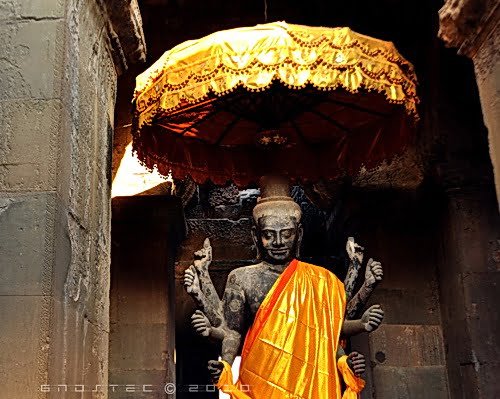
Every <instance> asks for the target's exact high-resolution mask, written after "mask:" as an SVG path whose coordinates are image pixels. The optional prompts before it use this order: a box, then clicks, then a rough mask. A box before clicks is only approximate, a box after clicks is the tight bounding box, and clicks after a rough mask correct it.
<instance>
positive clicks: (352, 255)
mask: <svg viewBox="0 0 500 399" xmlns="http://www.w3.org/2000/svg"><path fill="white" fill-rule="evenodd" d="M363 250H364V248H363V247H362V246H360V245H358V244H356V242H354V238H353V237H349V238H348V239H347V243H346V252H347V256H348V257H349V268H348V269H347V275H346V277H345V280H344V288H345V293H346V298H347V301H349V300H350V299H351V298H352V294H353V291H354V286H355V285H356V280H357V278H358V274H359V270H360V269H361V263H362V262H363Z"/></svg>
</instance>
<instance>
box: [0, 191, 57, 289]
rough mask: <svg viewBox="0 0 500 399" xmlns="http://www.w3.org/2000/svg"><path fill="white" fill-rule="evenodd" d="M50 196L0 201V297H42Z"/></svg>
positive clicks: (48, 248)
mask: <svg viewBox="0 0 500 399" xmlns="http://www.w3.org/2000/svg"><path fill="white" fill-rule="evenodd" d="M53 201H54V198H53V195H51V194H45V193H43V194H34V195H16V196H10V197H0V254H1V255H0V264H1V267H0V295H42V294H44V293H48V291H49V290H50V284H49V279H50V275H51V273H52V270H51V261H50V259H51V256H52V248H51V246H50V244H49V243H50V240H51V239H52V237H51V235H52V226H51V224H52V221H51V220H50V209H51V208H52V207H53V206H54V203H53Z"/></svg>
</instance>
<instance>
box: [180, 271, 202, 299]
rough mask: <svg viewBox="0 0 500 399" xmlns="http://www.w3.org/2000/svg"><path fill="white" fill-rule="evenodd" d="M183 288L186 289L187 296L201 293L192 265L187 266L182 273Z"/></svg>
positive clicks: (196, 274) (198, 280)
mask: <svg viewBox="0 0 500 399" xmlns="http://www.w3.org/2000/svg"><path fill="white" fill-rule="evenodd" d="M184 287H186V291H187V292H188V294H197V293H199V292H201V288H200V279H199V277H198V273H197V271H196V269H195V267H194V266H193V265H191V266H189V267H188V268H187V269H186V271H185V272H184Z"/></svg>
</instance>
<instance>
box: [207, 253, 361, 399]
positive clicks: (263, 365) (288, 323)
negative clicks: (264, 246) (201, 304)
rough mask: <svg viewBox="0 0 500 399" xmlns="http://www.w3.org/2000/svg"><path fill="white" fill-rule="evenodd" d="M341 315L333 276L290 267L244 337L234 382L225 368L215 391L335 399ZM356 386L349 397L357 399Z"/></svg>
mask: <svg viewBox="0 0 500 399" xmlns="http://www.w3.org/2000/svg"><path fill="white" fill-rule="evenodd" d="M344 310H345V290H344V286H343V284H342V283H341V282H340V281H339V280H338V279H337V277H335V275H334V274H333V273H331V272H329V271H328V270H326V269H323V268H321V267H318V266H314V265H310V264H308V263H304V262H299V261H296V260H294V261H292V262H291V263H290V265H289V266H288V267H287V268H286V269H285V271H284V272H283V273H282V274H281V276H280V277H279V278H278V280H277V281H276V282H275V284H274V286H273V288H272V289H271V290H270V292H269V293H268V295H267V296H266V298H265V299H264V301H263V302H262V304H261V306H260V308H259V310H258V312H257V314H256V316H255V321H254V323H253V325H252V327H251V328H250V330H249V331H248V334H247V336H246V339H245V343H244V346H243V350H242V357H241V366H240V377H239V380H238V382H237V383H236V384H235V385H234V384H233V383H232V375H231V368H230V367H229V365H228V364H227V363H225V367H224V370H223V372H222V375H221V378H220V379H219V383H218V384H217V386H218V387H219V388H220V389H221V390H222V391H223V392H226V393H228V394H229V395H230V396H231V398H232V399H284V398H287V399H290V398H295V399H340V398H341V383H340V380H339V370H338V369H337V361H336V352H337V346H338V342H339V337H340V329H341V326H342V321H343V318H344ZM345 367H347V370H348V369H349V368H348V366H347V364H345ZM349 371H350V370H349ZM346 372H347V371H346V370H345V369H344V371H343V372H342V375H343V376H344V375H349V373H348V372H347V374H346ZM351 374H352V372H351ZM361 381H362V380H361ZM346 383H347V381H346ZM356 383H357V381H356V380H354V384H353V385H352V387H353V389H351V391H350V392H353V393H354V395H356V396H357V392H356V391H357V390H358V388H359V385H356ZM347 385H348V386H349V384H347ZM361 389H362V388H360V389H359V391H360V390H361ZM359 391H358V392H359ZM356 396H350V397H349V399H350V398H355V397H356Z"/></svg>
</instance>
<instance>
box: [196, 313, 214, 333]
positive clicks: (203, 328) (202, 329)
mask: <svg viewBox="0 0 500 399" xmlns="http://www.w3.org/2000/svg"><path fill="white" fill-rule="evenodd" d="M191 325H192V326H193V327H194V329H195V330H196V332H197V333H198V334H200V335H201V336H202V337H208V336H209V335H210V329H211V328H212V326H211V325H210V322H209V321H208V319H207V316H205V313H203V312H202V311H201V310H196V311H195V312H194V313H193V315H192V316H191Z"/></svg>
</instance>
